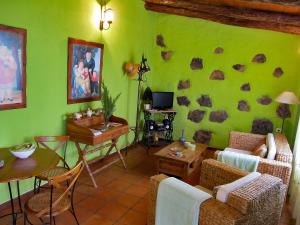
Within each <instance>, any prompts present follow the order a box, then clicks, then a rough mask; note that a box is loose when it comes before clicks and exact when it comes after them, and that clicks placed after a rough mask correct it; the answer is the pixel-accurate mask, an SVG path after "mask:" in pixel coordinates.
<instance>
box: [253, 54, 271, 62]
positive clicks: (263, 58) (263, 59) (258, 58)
mask: <svg viewBox="0 0 300 225" xmlns="http://www.w3.org/2000/svg"><path fill="white" fill-rule="evenodd" d="M266 61H267V57H266V56H265V54H262V53H260V54H257V55H256V56H254V57H253V59H252V62H254V63H265V62H266Z"/></svg>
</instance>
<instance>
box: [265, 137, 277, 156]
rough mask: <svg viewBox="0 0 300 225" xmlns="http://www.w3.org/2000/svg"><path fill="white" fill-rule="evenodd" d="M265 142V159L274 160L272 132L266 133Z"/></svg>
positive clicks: (274, 146)
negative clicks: (266, 152) (266, 153)
mask: <svg viewBox="0 0 300 225" xmlns="http://www.w3.org/2000/svg"><path fill="white" fill-rule="evenodd" d="M266 144H267V147H268V155H267V159H270V160H274V159H275V156H276V144H275V138H274V135H273V134H272V133H268V135H267V141H266Z"/></svg>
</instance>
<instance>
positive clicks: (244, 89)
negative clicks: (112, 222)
mask: <svg viewBox="0 0 300 225" xmlns="http://www.w3.org/2000/svg"><path fill="white" fill-rule="evenodd" d="M240 89H241V91H251V86H250V84H249V83H246V84H243V85H242V86H241V88H240Z"/></svg>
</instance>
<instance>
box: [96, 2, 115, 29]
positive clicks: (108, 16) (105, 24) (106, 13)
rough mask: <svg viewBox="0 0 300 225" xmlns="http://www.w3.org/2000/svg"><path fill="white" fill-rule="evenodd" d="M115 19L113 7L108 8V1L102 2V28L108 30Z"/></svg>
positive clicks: (100, 27)
mask: <svg viewBox="0 0 300 225" xmlns="http://www.w3.org/2000/svg"><path fill="white" fill-rule="evenodd" d="M113 19H114V13H113V11H112V9H111V8H108V9H106V3H105V2H104V4H101V17H100V26H99V29H100V30H108V29H109V28H110V25H111V24H112V22H113Z"/></svg>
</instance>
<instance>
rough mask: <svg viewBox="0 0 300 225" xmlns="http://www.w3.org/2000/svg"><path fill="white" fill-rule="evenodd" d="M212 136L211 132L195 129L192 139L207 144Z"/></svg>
mask: <svg viewBox="0 0 300 225" xmlns="http://www.w3.org/2000/svg"><path fill="white" fill-rule="evenodd" d="M211 138H212V132H211V131H207V130H197V131H196V132H195V133H194V136H193V139H194V141H195V142H197V143H202V144H206V145H208V144H209V142H210V141H211Z"/></svg>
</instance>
